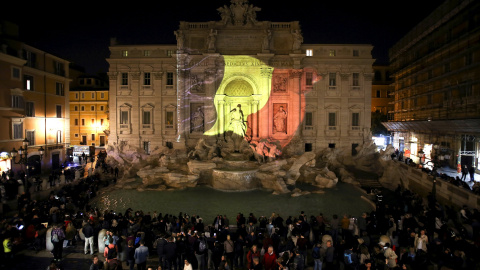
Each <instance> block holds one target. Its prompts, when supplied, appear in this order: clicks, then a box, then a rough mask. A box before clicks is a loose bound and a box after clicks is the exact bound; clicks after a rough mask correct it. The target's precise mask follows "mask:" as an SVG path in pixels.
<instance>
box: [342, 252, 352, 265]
mask: <svg viewBox="0 0 480 270" xmlns="http://www.w3.org/2000/svg"><path fill="white" fill-rule="evenodd" d="M343 261H344V262H345V264H346V265H352V264H353V259H352V251H351V250H345V252H344V253H343Z"/></svg>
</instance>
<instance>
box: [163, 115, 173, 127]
mask: <svg viewBox="0 0 480 270" xmlns="http://www.w3.org/2000/svg"><path fill="white" fill-rule="evenodd" d="M165 128H173V112H167V113H166V114H165Z"/></svg>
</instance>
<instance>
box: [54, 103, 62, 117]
mask: <svg viewBox="0 0 480 270" xmlns="http://www.w3.org/2000/svg"><path fill="white" fill-rule="evenodd" d="M55 111H56V115H57V118H62V105H57V106H56V110H55Z"/></svg>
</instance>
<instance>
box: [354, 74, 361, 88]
mask: <svg viewBox="0 0 480 270" xmlns="http://www.w3.org/2000/svg"><path fill="white" fill-rule="evenodd" d="M352 85H353V86H360V73H353V74H352Z"/></svg>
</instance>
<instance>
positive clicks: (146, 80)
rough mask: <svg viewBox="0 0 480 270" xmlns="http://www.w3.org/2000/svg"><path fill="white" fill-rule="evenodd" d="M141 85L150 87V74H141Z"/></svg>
mask: <svg viewBox="0 0 480 270" xmlns="http://www.w3.org/2000/svg"><path fill="white" fill-rule="evenodd" d="M143 85H150V72H145V73H144V74H143Z"/></svg>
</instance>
